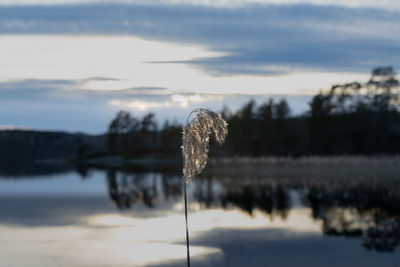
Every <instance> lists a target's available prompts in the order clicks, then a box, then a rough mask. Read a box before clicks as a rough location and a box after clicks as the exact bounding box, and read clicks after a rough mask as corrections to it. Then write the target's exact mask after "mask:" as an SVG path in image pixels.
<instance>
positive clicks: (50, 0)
mask: <svg viewBox="0 0 400 267" xmlns="http://www.w3.org/2000/svg"><path fill="white" fill-rule="evenodd" d="M399 52H400V2H399V1H396V0H387V1H369V0H364V1H360V0H347V1H344V0H343V1H342V0H336V1H333V0H332V1H331V0H325V1H322V0H307V1H297V0H280V1H278V0H229V1H228V0H213V1H208V0H206V1H199V0H191V1H190V0H189V1H183V0H171V1H167V0H146V1H144V0H125V1H124V0H120V1H111V0H110V1H96V0H86V1H78V0H59V1H56V0H32V1H29V0H14V1H11V0H3V1H1V2H0V127H2V128H13V127H17V128H20V127H22V128H35V129H52V130H67V131H74V132H75V131H81V132H88V133H101V132H104V131H105V130H106V129H107V125H108V123H109V121H110V120H111V119H112V117H113V116H114V115H115V113H116V112H117V111H118V110H120V109H125V110H129V111H131V112H132V114H134V115H136V116H141V115H143V114H144V113H146V112H149V111H152V112H155V113H156V115H157V118H158V119H159V120H160V122H161V121H162V120H164V119H166V118H170V119H174V118H176V119H177V120H178V121H182V120H183V119H184V117H185V116H186V114H188V113H189V112H190V109H192V108H194V107H209V108H212V109H215V110H220V109H221V108H222V107H223V106H224V105H226V106H228V107H229V108H231V109H233V110H235V109H237V108H238V107H240V106H241V105H242V104H243V103H244V102H246V101H248V100H249V99H251V98H253V99H255V100H257V101H258V102H262V101H265V100H266V99H268V98H269V97H274V98H276V99H279V98H281V97H286V98H287V99H288V101H289V103H290V105H291V107H292V110H293V112H294V113H295V114H300V113H301V112H303V111H304V110H305V109H306V108H307V103H308V101H309V100H310V97H311V96H312V94H314V93H316V92H318V91H319V90H320V89H329V87H330V86H331V85H332V84H335V83H341V82H351V81H354V80H357V81H360V82H364V81H367V80H368V77H369V73H370V71H371V69H372V68H374V67H377V66H387V65H391V66H393V67H394V68H395V69H396V70H397V71H398V70H399V69H400V53H399ZM160 124H161V123H160Z"/></svg>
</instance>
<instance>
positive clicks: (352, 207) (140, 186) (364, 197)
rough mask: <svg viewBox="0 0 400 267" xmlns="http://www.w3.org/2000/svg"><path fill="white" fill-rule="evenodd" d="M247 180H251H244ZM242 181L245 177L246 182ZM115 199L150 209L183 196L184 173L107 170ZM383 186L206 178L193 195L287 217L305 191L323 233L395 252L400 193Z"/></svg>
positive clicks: (204, 201)
mask: <svg viewBox="0 0 400 267" xmlns="http://www.w3.org/2000/svg"><path fill="white" fill-rule="evenodd" d="M244 180H246V182H244ZM241 181H242V182H241ZM107 182H108V190H109V195H110V198H111V199H112V200H113V201H114V202H115V204H116V205H117V207H118V208H119V209H121V210H126V209H130V208H132V206H133V205H135V204H137V203H143V204H144V205H146V206H147V207H149V208H152V207H154V206H155V205H157V203H160V202H161V201H163V200H168V199H171V200H173V201H179V200H180V198H181V196H182V178H181V177H180V176H179V175H177V174H163V173H151V172H128V171H124V172H123V171H117V170H108V171H107ZM385 184H386V185H387V186H383V185H376V184H375V185H372V184H370V185H368V184H362V183H361V184H352V185H348V184H346V183H344V182H343V181H342V180H340V181H339V180H338V181H336V182H334V181H329V182H322V183H321V182H319V181H318V182H316V181H315V180H311V179H310V180H303V181H301V183H299V181H298V180H295V179H294V180H290V179H289V180H277V179H271V178H266V179H264V180H263V179H253V180H250V182H249V180H247V179H241V180H240V181H238V179H237V178H227V177H223V178H218V177H212V176H208V177H203V178H199V179H198V180H196V181H195V182H194V183H193V197H194V198H195V201H197V203H199V204H200V206H202V207H204V208H207V209H209V208H216V207H222V208H224V209H230V208H232V207H236V208H239V209H241V210H243V211H245V212H246V213H248V214H249V215H250V216H251V215H252V214H253V212H254V210H255V209H257V210H260V211H262V212H264V213H266V214H268V215H269V216H270V217H271V220H272V219H273V218H274V216H279V217H280V218H281V219H282V220H285V219H286V218H287V216H288V214H289V212H290V209H291V208H292V205H293V203H292V200H291V197H290V196H291V193H292V192H296V193H298V194H300V196H301V197H300V198H301V199H302V200H303V203H301V204H302V205H305V206H308V207H310V208H311V209H312V216H313V218H314V219H315V220H320V221H322V223H323V229H322V231H323V234H325V235H327V236H347V237H359V238H362V240H363V241H362V242H363V243H362V245H363V246H364V247H365V248H367V249H368V250H375V251H385V252H390V251H394V250H395V249H396V247H398V246H399V244H400V201H399V200H400V198H399V194H398V193H394V192H395V191H394V190H393V188H399V183H398V182H395V183H394V184H393V183H387V182H386V183H385Z"/></svg>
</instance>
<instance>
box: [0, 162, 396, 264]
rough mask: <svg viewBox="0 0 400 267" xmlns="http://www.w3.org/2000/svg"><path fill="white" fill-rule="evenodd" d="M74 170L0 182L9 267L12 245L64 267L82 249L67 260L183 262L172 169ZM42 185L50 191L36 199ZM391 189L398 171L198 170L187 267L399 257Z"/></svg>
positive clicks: (2, 249) (178, 183) (3, 252)
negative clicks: (385, 175) (382, 175)
mask: <svg viewBox="0 0 400 267" xmlns="http://www.w3.org/2000/svg"><path fill="white" fill-rule="evenodd" d="M80 175H81V178H80V179H79V175H78V174H77V173H71V172H68V173H62V174H59V176H54V179H41V178H40V177H39V176H37V177H36V176H35V177H36V178H35V177H29V178H30V179H23V177H20V179H17V180H9V179H8V178H7V179H6V180H2V179H0V183H1V185H0V222H1V223H0V233H1V234H0V257H1V258H2V259H3V258H4V259H5V260H4V262H6V263H9V264H8V265H7V266H21V265H20V264H19V263H20V262H19V260H20V258H18V257H14V258H13V256H12V255H15V253H14V254H12V253H11V252H12V251H20V253H21V255H27V256H29V257H31V258H33V259H34V260H35V261H34V262H33V263H32V264H31V265H30V266H54V264H53V263H54V262H52V261H51V260H50V258H51V257H58V258H57V259H58V260H59V261H65V266H67V265H68V264H69V263H71V262H76V260H75V258H74V257H76V255H74V253H78V254H79V255H86V256H79V257H80V258H79V260H78V261H79V264H80V265H79V264H75V265H74V264H72V265H74V266H97V265H102V266H103V265H104V266H149V265H151V266H185V245H184V219H183V215H182V214H183V213H182V212H183V206H182V178H181V176H180V175H179V171H175V170H172V169H171V170H167V171H160V170H154V169H149V168H147V167H146V168H145V167H139V168H136V167H129V168H125V169H100V170H99V169H94V168H85V169H84V171H81V172H80ZM44 178H45V176H44ZM35 185H36V186H38V187H41V186H43V187H44V188H43V190H40V191H37V194H36V195H35V194H30V195H29V194H26V191H25V190H20V189H21V188H22V187H25V188H28V189H29V190H30V191H29V192H31V193H35V192H36V191H34V190H33V189H34V187H35ZM46 186H47V187H46ZM7 188H8V189H7ZM18 188H19V189H18ZM46 188H47V190H48V191H49V192H52V194H50V193H49V194H45V195H43V192H45V191H44V190H45V189H46ZM96 188H97V189H96ZM399 188H400V183H399V182H398V180H397V179H385V180H373V181H370V180H367V179H366V180H357V181H354V180H343V179H318V178H315V177H314V178H310V179H307V178H304V177H302V178H290V179H289V178H287V179H285V178H281V177H280V178H279V179H278V178H274V177H268V176H265V177H256V176H250V177H237V176H221V175H213V174H210V173H206V174H205V175H204V176H203V177H200V178H199V179H197V180H196V181H195V182H194V183H193V184H191V185H190V186H189V191H188V193H189V203H190V216H189V222H190V231H191V236H192V241H191V244H192V246H193V261H194V262H196V263H197V264H196V266H243V265H249V266H264V265H265V262H269V266H294V265H296V266H315V264H316V265H318V266H338V265H339V263H338V262H337V259H339V258H341V257H342V258H345V259H346V262H345V263H344V264H341V266H357V265H358V266H378V265H380V264H381V263H382V262H384V263H385V262H386V263H394V262H398V260H399V258H400V254H399V250H398V247H399V240H400V237H399V235H400V220H399V218H400V201H399V200H400V199H399V196H400V194H399V192H400V191H399ZM60 189H62V190H60ZM95 189H96V190H95ZM7 190H9V191H7ZM10 190H11V191H10ZM12 190H14V191H12ZM18 190H20V191H18ZM68 190H70V192H69V191H68ZM4 192H8V193H7V195H2V193H4ZM12 192H14V194H12ZM18 192H19V193H18ZM49 233H51V235H50V236H51V237H48V236H49ZM341 236H342V237H348V238H345V239H343V238H341ZM27 239H29V240H35V242H36V243H37V244H39V245H38V246H35V247H33V246H31V245H29V242H27ZM73 239H74V240H73ZM75 239H76V240H75ZM49 240H50V241H49ZM10 244H11V245H10ZM39 248H40V249H39ZM56 248H63V249H56ZM158 250H160V251H158ZM79 251H81V252H79ZM154 251H157V253H156V254H155V253H154ZM376 252H391V253H379V254H378V253H376ZM82 253H84V254H82ZM350 253H351V256H350ZM99 254H101V255H102V257H100V258H99V257H98V256H93V257H92V256H90V255H99ZM37 255H39V256H40V257H42V258H40V257H39V256H37ZM307 255H308V256H307ZM309 255H313V257H309ZM377 255H382V256H380V257H378V256H377ZM43 258H46V259H47V260H48V262H45V263H44V262H43ZM271 259H274V260H273V261H271ZM335 260H336V261H335ZM35 262H36V263H35ZM316 262H317V263H316ZM70 265H71V264H70ZM389 265H390V264H389ZM0 266H1V264H0ZM393 266H395V265H393Z"/></svg>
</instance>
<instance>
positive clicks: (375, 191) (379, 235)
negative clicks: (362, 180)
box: [308, 185, 400, 252]
mask: <svg viewBox="0 0 400 267" xmlns="http://www.w3.org/2000/svg"><path fill="white" fill-rule="evenodd" d="M308 200H309V202H310V205H311V207H312V209H313V216H314V218H315V219H321V220H322V221H323V231H324V234H326V235H343V236H361V237H362V239H363V246H364V247H365V248H367V249H369V250H376V251H387V252H390V251H394V249H395V248H396V247H398V246H399V244H400V217H399V216H400V202H399V200H400V199H399V197H398V196H396V195H395V194H393V193H392V190H391V189H389V188H385V187H383V186H371V187H368V186H366V185H358V186H353V187H343V188H337V189H333V190H332V189H328V188H326V187H314V188H311V189H310V191H309V193H308Z"/></svg>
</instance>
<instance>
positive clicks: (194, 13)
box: [0, 3, 400, 75]
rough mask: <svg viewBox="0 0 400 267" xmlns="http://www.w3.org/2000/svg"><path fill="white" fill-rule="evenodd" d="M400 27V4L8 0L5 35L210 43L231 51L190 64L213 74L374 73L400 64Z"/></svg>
mask: <svg viewBox="0 0 400 267" xmlns="http://www.w3.org/2000/svg"><path fill="white" fill-rule="evenodd" d="M398 32H400V12H399V11H387V10H381V9H371V8H370V9H368V8H360V9H355V8H346V7H339V6H315V5H302V4H297V5H258V4H250V5H247V6H244V7H242V8H235V9H230V8H213V7H199V6H196V7H195V6H190V5H174V6H170V5H164V6H155V5H138V4H101V3H97V4H96V3H95V4H79V5H55V6H51V5H50V6H14V7H13V6H11V7H0V33H3V34H4V33H8V34H17V33H24V34H131V35H135V36H140V37H143V38H147V39H152V40H162V41H170V42H178V43H187V44H200V45H205V46H207V47H208V48H209V49H211V50H215V51H221V52H225V53H227V55H225V56H221V57H217V58H210V59H199V60H192V61H190V62H189V63H191V64H194V65H196V66H198V67H199V68H201V69H203V70H204V71H206V72H208V73H211V74H213V75H236V74H243V75H246V74H252V75H271V74H276V73H286V72H287V71H282V70H273V71H271V67H270V66H280V67H284V68H286V69H289V71H292V70H299V69H300V70H301V69H313V70H314V69H317V70H324V71H351V72H369V71H370V70H371V69H372V68H373V67H376V66H377V65H393V66H394V67H395V68H397V69H398V68H399V63H398V62H399V61H400V53H398V52H399V51H400V36H399V35H398V34H397V33H398ZM133 49H134V48H133ZM268 66H269V67H268ZM278 69H279V68H278Z"/></svg>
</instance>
